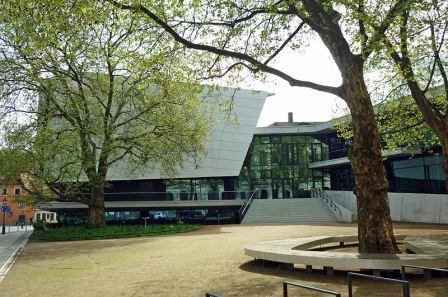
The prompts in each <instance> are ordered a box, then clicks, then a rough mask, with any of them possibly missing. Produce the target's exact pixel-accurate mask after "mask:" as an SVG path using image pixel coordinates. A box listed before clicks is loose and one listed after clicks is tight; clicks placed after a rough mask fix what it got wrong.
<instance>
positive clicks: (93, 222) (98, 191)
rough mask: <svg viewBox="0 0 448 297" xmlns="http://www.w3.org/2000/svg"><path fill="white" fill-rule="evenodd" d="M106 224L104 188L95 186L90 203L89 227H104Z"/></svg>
mask: <svg viewBox="0 0 448 297" xmlns="http://www.w3.org/2000/svg"><path fill="white" fill-rule="evenodd" d="M105 225H106V220H105V216H104V189H103V188H100V187H93V188H92V189H91V199H90V203H89V222H88V226H89V228H103V227H104V226H105Z"/></svg>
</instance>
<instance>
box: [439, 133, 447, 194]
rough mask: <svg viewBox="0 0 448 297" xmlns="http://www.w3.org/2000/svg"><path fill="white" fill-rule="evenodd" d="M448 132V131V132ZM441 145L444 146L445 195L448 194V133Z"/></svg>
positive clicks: (441, 140)
mask: <svg viewBox="0 0 448 297" xmlns="http://www.w3.org/2000/svg"><path fill="white" fill-rule="evenodd" d="M447 132H448V130H447ZM440 143H441V145H442V153H443V158H444V160H443V171H444V173H445V193H448V133H447V135H446V137H445V140H443V139H442V138H440Z"/></svg>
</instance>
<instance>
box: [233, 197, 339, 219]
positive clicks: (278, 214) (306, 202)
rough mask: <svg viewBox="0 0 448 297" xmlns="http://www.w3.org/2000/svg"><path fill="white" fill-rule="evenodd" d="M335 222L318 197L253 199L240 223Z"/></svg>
mask: <svg viewBox="0 0 448 297" xmlns="http://www.w3.org/2000/svg"><path fill="white" fill-rule="evenodd" d="M318 222H336V217H335V216H334V215H333V213H332V212H331V211H330V210H329V209H328V208H327V206H326V205H325V204H324V203H323V201H322V200H320V199H319V198H304V199H272V200H270V199H254V200H253V202H252V205H251V206H250V207H249V210H248V211H247V213H246V215H245V217H244V219H243V221H242V222H241V224H306V223H318Z"/></svg>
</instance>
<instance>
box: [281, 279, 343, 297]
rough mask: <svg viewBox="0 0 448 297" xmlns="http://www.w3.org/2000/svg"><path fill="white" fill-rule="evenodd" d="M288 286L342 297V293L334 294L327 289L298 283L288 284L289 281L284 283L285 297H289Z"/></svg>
mask: <svg viewBox="0 0 448 297" xmlns="http://www.w3.org/2000/svg"><path fill="white" fill-rule="evenodd" d="M288 285H289V286H293V287H297V288H302V289H307V290H311V291H314V292H320V293H325V294H330V295H334V296H336V297H341V293H336V292H333V291H328V290H325V289H321V288H316V287H312V286H307V285H302V284H297V283H292V282H288V281H284V282H283V297H288Z"/></svg>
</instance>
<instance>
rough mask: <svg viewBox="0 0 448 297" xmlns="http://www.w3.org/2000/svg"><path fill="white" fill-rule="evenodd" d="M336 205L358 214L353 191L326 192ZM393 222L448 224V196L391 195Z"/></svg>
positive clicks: (390, 203)
mask: <svg viewBox="0 0 448 297" xmlns="http://www.w3.org/2000/svg"><path fill="white" fill-rule="evenodd" d="M325 192H326V193H327V194H328V196H329V197H330V198H331V199H332V200H333V201H334V202H336V203H338V204H340V205H342V206H343V207H345V208H346V209H348V210H350V211H352V212H354V213H356V212H357V206H356V197H355V195H354V194H353V192H351V191H328V190H327V191H325ZM389 205H390V212H391V217H392V220H393V221H398V222H419V223H436V224H448V195H446V194H419V193H389Z"/></svg>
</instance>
